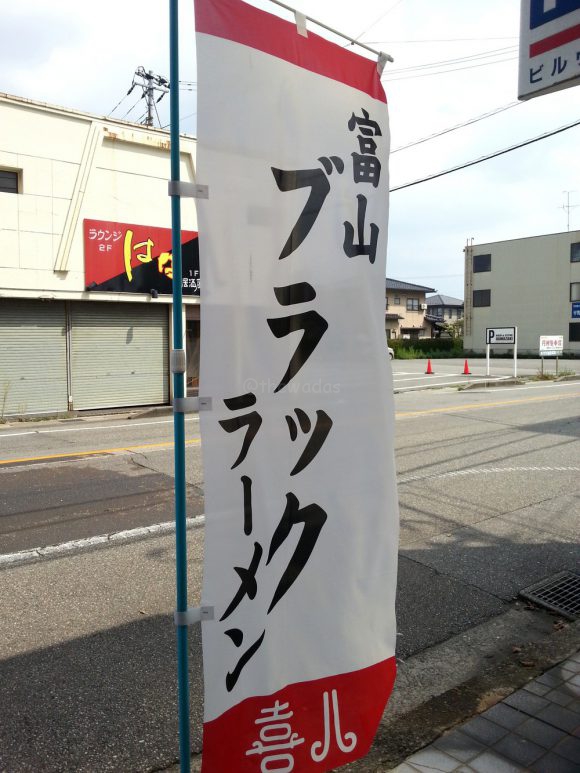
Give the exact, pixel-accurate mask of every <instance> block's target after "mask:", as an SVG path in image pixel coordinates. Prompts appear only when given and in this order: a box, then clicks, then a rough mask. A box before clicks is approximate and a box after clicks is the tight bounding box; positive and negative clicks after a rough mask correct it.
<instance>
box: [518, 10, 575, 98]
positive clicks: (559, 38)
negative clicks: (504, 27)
mask: <svg viewBox="0 0 580 773" xmlns="http://www.w3.org/2000/svg"><path fill="white" fill-rule="evenodd" d="M579 78H580V0H522V3H521V20H520V68H519V83H518V97H519V99H530V98H531V97H538V96H540V95H542V94H548V93H549V92H551V91H558V90H559V89H564V88H567V87H568V86H575V85H577V84H578V82H579V80H578V79H579Z"/></svg>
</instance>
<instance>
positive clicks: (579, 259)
mask: <svg viewBox="0 0 580 773" xmlns="http://www.w3.org/2000/svg"><path fill="white" fill-rule="evenodd" d="M570 263H580V242H574V243H573V244H571V245H570Z"/></svg>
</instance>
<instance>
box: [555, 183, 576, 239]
mask: <svg viewBox="0 0 580 773" xmlns="http://www.w3.org/2000/svg"><path fill="white" fill-rule="evenodd" d="M562 193H565V194H566V204H562V206H561V207H560V208H559V209H565V210H566V214H567V221H568V231H569V230H570V210H571V209H576V207H578V206H579V205H578V204H570V194H571V193H576V191H562Z"/></svg>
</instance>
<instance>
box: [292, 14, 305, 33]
mask: <svg viewBox="0 0 580 773" xmlns="http://www.w3.org/2000/svg"><path fill="white" fill-rule="evenodd" d="M294 18H295V19H296V27H297V29H298V34H299V35H302V37H303V38H307V37H308V30H307V29H306V16H304V14H303V13H300V11H294Z"/></svg>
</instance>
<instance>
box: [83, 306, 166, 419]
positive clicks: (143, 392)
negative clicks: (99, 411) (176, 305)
mask: <svg viewBox="0 0 580 773" xmlns="http://www.w3.org/2000/svg"><path fill="white" fill-rule="evenodd" d="M167 309H168V307H167V306H165V305H159V306H152V305H150V304H137V303H119V304H110V303H99V302H93V303H73V304H71V310H70V314H71V381H72V397H73V407H74V408H75V410H82V409H88V408H118V407H122V406H129V405H159V404H161V403H167V402H169V376H168V359H169V358H168V311H167Z"/></svg>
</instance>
